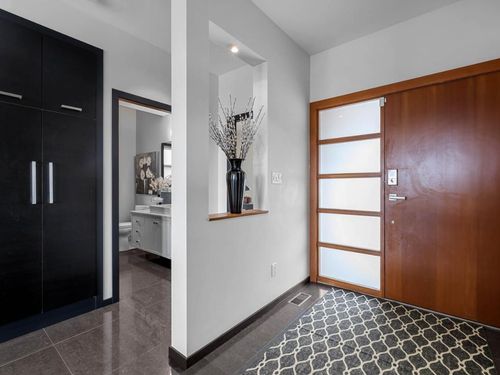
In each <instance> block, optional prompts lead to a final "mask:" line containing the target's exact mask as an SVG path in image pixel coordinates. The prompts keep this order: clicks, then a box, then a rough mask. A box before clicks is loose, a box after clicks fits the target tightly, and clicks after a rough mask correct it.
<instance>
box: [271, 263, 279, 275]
mask: <svg viewBox="0 0 500 375" xmlns="http://www.w3.org/2000/svg"><path fill="white" fill-rule="evenodd" d="M277 272H278V263H271V277H272V278H273V277H276V273H277Z"/></svg>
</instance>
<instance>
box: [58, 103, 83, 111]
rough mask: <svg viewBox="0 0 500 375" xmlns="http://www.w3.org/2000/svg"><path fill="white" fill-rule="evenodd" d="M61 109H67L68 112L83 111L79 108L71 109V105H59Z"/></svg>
mask: <svg viewBox="0 0 500 375" xmlns="http://www.w3.org/2000/svg"><path fill="white" fill-rule="evenodd" d="M61 108H63V109H69V110H70V111H76V112H82V111H83V109H82V108H80V107H73V106H72V105H66V104H61Z"/></svg>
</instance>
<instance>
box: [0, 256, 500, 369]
mask: <svg viewBox="0 0 500 375" xmlns="http://www.w3.org/2000/svg"><path fill="white" fill-rule="evenodd" d="M154 260H155V259H153V258H152V257H151V256H149V255H147V254H145V253H143V252H141V251H137V250H132V251H129V252H126V253H122V254H121V255H120V293H121V301H120V303H118V304H115V305H112V306H108V307H105V308H102V309H99V310H96V311H93V312H90V313H88V314H85V315H81V316H79V317H76V318H73V319H70V320H67V321H64V322H62V323H59V324H56V325H54V326H51V327H47V328H46V329H43V330H40V331H36V332H32V333H30V334H28V335H25V336H22V337H19V338H16V339H14V340H11V341H8V342H6V343H3V344H0V375H59V374H61V375H83V374H89V375H104V374H112V375H117V374H122V375H181V374H179V373H178V372H177V371H176V370H174V369H171V368H170V367H169V365H168V347H169V345H170V299H171V297H170V296H171V294H170V270H169V269H168V268H165V267H163V266H161V265H159V264H157V263H156V262H154ZM329 290H330V288H328V287H323V286H320V285H313V284H310V285H306V286H304V287H303V288H302V291H304V292H306V293H308V294H311V295H312V298H310V299H308V300H307V301H306V302H305V303H304V304H303V305H302V306H300V307H298V306H294V305H291V304H289V303H286V301H285V302H284V303H281V304H279V305H278V306H276V307H275V308H273V309H272V310H271V311H269V312H268V313H267V314H265V315H264V316H263V317H262V318H260V319H259V320H257V321H256V322H254V323H253V324H251V325H250V326H249V327H247V328H246V329H244V330H243V331H242V332H240V333H239V334H238V335H236V336H234V337H233V338H232V339H231V340H229V341H228V342H226V343H225V344H224V345H222V346H221V347H219V348H218V349H217V350H216V351H214V352H213V353H211V354H209V355H208V356H207V357H206V358H204V359H202V360H201V361H200V362H198V363H197V364H196V365H194V366H193V367H192V368H190V369H189V370H187V371H184V372H183V373H182V375H185V374H190V375H195V374H196V375H198V374H207V375H208V374H210V375H218V374H220V375H225V374H234V373H237V372H240V371H243V370H244V369H245V368H246V367H247V366H248V365H249V364H250V363H253V362H254V361H255V358H256V356H257V355H258V353H260V352H261V351H262V350H263V349H264V348H266V346H267V344H268V343H269V342H270V341H272V340H273V339H274V338H275V337H276V336H277V335H280V334H281V333H282V332H283V331H284V330H285V329H286V328H287V327H288V325H289V324H290V323H291V322H293V321H295V320H296V319H297V318H298V317H299V316H300V315H301V314H302V313H304V312H305V311H306V310H307V309H309V307H311V306H312V305H313V304H314V302H315V301H316V300H317V299H318V298H320V297H322V296H324V295H325V294H326V293H327V292H328V291H329ZM488 341H490V344H492V347H491V349H492V354H493V357H494V358H495V359H496V360H498V359H499V358H500V334H499V333H498V332H490V333H489V337H488ZM497 366H498V364H497Z"/></svg>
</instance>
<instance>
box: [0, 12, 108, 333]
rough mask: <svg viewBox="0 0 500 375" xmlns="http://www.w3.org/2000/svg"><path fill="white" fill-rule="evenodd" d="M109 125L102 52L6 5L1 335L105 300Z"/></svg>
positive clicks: (1, 99)
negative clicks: (103, 171)
mask: <svg viewBox="0 0 500 375" xmlns="http://www.w3.org/2000/svg"><path fill="white" fill-rule="evenodd" d="M101 129H102V51H101V50H100V49H97V48H95V47H92V46H89V45H86V44H84V43H82V42H78V41H75V40H73V39H71V38H69V37H66V36H63V35H60V34H58V33H56V32H53V31H51V30H48V29H46V28H43V27H41V26H38V25H36V24H33V23H31V22H29V21H26V20H23V19H21V18H19V17H16V16H13V15H11V14H9V13H7V12H4V11H1V13H0V304H1V309H0V341H1V340H5V339H7V338H10V337H12V336H15V335H16V333H18V334H20V333H23V331H24V332H25V331H27V330H30V329H36V328H39V327H41V326H44V325H47V324H51V323H54V322H56V321H58V320H61V319H64V318H67V317H69V316H72V315H75V314H78V313H80V312H83V311H88V310H90V309H92V308H95V307H97V305H98V303H99V301H98V295H99V294H100V293H99V290H100V288H98V285H97V284H98V283H97V280H98V276H99V272H100V266H99V264H100V263H99V262H100V259H99V257H100V256H101V254H100V252H99V251H98V249H100V246H101V245H100V241H101V238H100V229H98V224H99V223H100V220H99V215H101V214H102V213H101V210H102V208H101V207H99V204H98V203H100V202H98V201H99V197H98V195H99V190H98V189H100V188H101V187H100V186H99V184H98V182H100V178H99V173H100V164H101V163H102V160H100V159H101V158H102V154H101V150H100V147H101V145H100V143H99V142H100V134H99V132H100V131H101ZM98 253H99V254H98Z"/></svg>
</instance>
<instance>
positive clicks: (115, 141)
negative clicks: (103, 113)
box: [110, 89, 172, 303]
mask: <svg viewBox="0 0 500 375" xmlns="http://www.w3.org/2000/svg"><path fill="white" fill-rule="evenodd" d="M120 100H122V101H127V102H131V103H134V104H139V105H141V106H144V107H150V108H152V109H157V110H162V111H167V112H172V107H171V106H170V105H169V104H166V103H161V102H157V101H155V100H151V99H147V98H144V97H142V96H137V95H134V94H129V93H127V92H124V91H120V90H115V89H113V90H112V99H111V101H112V112H111V113H112V115H111V116H112V120H111V121H112V127H111V143H112V145H111V152H112V211H111V212H112V213H111V215H112V218H111V221H112V247H111V248H112V254H113V255H112V269H113V297H112V298H111V301H110V303H115V302H118V301H119V300H120V261H119V253H120V249H119V224H120V220H119V201H120V194H119V187H118V184H119V181H120V172H119V167H120V164H119V161H120V155H119V142H120V132H119V131H120V130H119V125H120V120H119V101H120Z"/></svg>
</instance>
